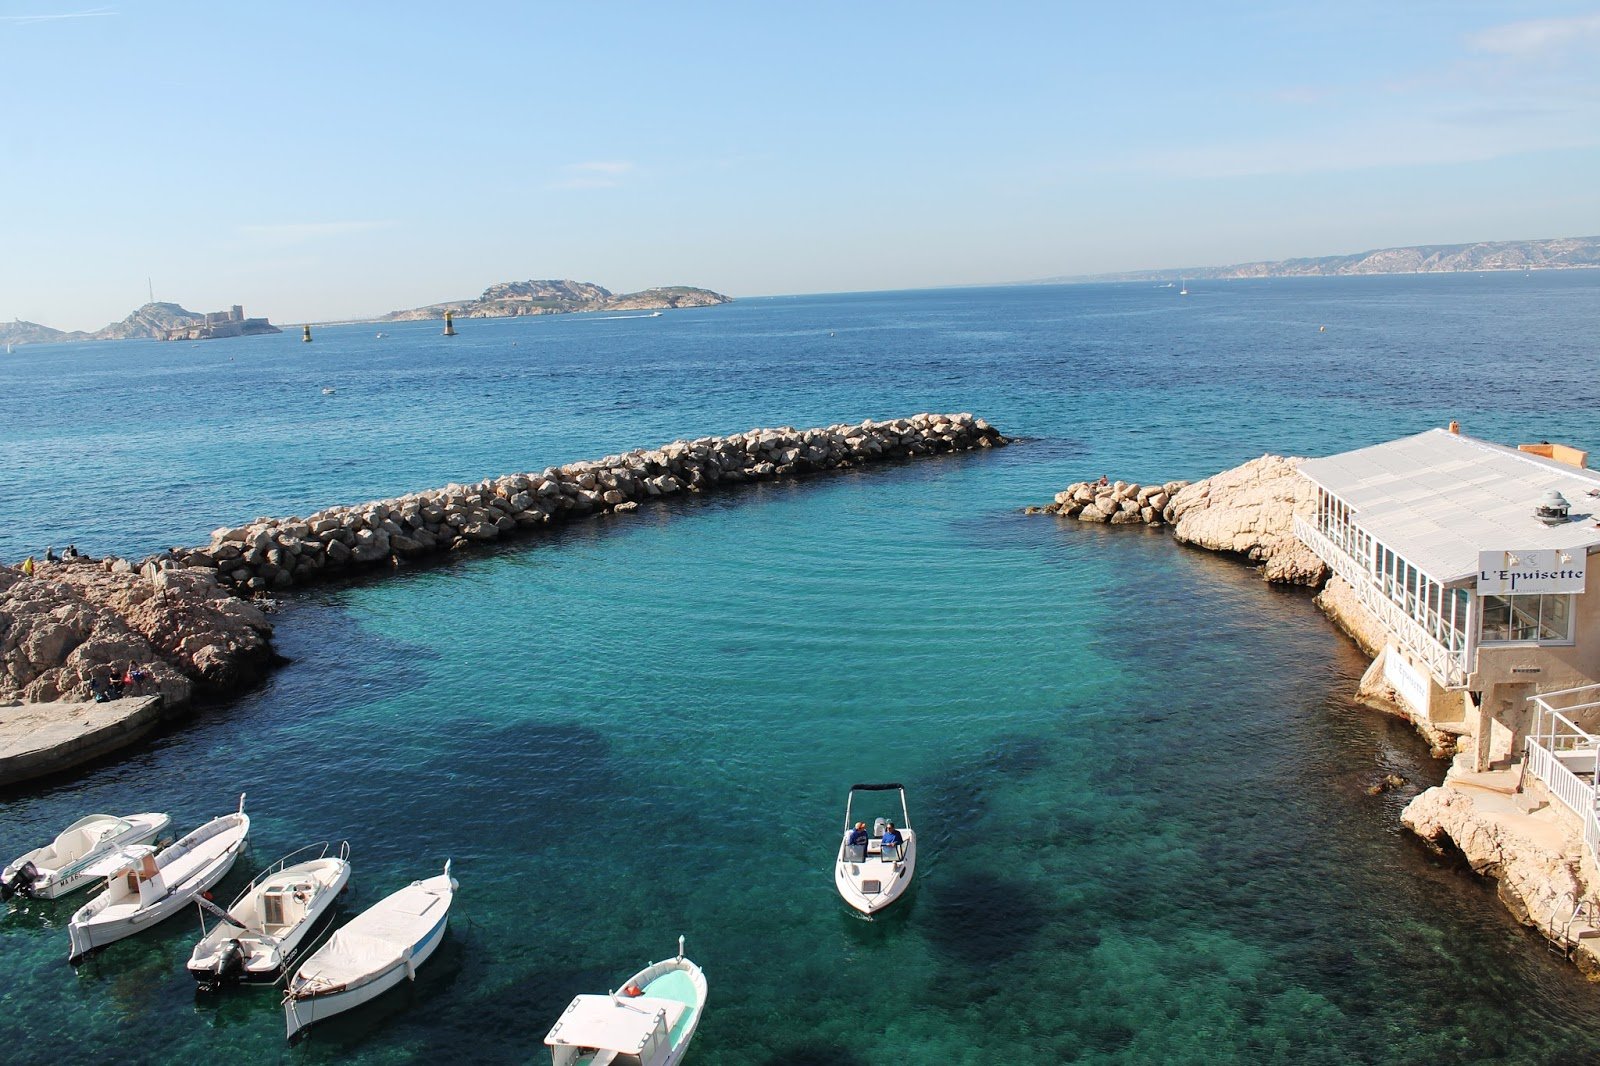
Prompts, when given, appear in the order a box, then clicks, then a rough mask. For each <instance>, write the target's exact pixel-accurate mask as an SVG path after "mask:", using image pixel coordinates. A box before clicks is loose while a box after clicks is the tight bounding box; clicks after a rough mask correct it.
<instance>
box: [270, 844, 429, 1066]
mask: <svg viewBox="0 0 1600 1066" xmlns="http://www.w3.org/2000/svg"><path fill="white" fill-rule="evenodd" d="M458 887H459V886H458V885H457V883H456V880H455V878H453V877H451V876H450V863H449V861H448V860H447V861H446V862H445V864H444V873H442V874H438V875H436V876H434V877H430V878H427V879H426V880H422V881H413V882H411V884H409V885H407V886H406V887H405V888H402V889H401V890H400V891H398V892H394V893H392V894H390V895H388V896H385V897H384V898H383V899H380V900H379V901H378V902H376V903H374V904H373V905H372V906H370V907H368V908H367V909H366V910H364V911H362V912H361V913H360V914H358V915H356V916H355V918H354V920H352V921H351V922H350V924H348V925H345V926H342V927H340V928H339V929H337V930H335V931H334V934H333V935H332V936H331V937H329V938H328V942H327V943H326V944H324V945H322V946H321V947H320V948H318V949H317V950H316V951H315V952H313V953H312V954H311V956H310V957H309V958H307V959H306V961H305V962H303V963H301V965H300V969H299V970H297V971H295V975H294V976H293V977H292V978H290V979H289V987H288V989H287V991H286V992H285V993H284V997H283V1020H284V1024H285V1027H286V1028H287V1030H288V1037H289V1039H290V1040H293V1039H294V1038H295V1037H296V1036H297V1035H298V1034H299V1033H300V1032H301V1031H302V1030H304V1029H305V1028H306V1027H307V1026H310V1025H312V1024H313V1023H315V1022H320V1021H322V1020H324V1019H325V1018H329V1017H332V1016H333V1015H335V1014H339V1013H342V1012H344V1011H347V1010H349V1009H350V1008H352V1007H358V1006H360V1005H361V1004H363V1003H366V1002H368V1001H369V1000H373V999H376V998H377V997H378V996H380V995H382V994H383V993H384V992H387V991H388V990H389V989H391V988H393V987H394V986H395V985H397V984H399V983H400V982H401V981H406V980H411V981H415V980H416V979H417V967H419V966H421V965H422V964H423V963H425V962H427V961H428V957H429V956H430V955H432V954H433V952H434V949H435V948H437V947H438V946H439V942H440V941H442V940H443V939H444V931H445V925H446V923H447V922H448V921H449V919H450V904H451V903H452V902H453V901H454V899H455V893H456V889H457V888H458Z"/></svg>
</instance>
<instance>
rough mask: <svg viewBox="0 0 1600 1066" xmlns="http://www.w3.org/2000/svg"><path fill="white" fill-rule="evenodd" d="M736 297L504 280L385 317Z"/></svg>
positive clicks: (485, 314)
mask: <svg viewBox="0 0 1600 1066" xmlns="http://www.w3.org/2000/svg"><path fill="white" fill-rule="evenodd" d="M732 299H733V298H732V297H731V296H724V295H722V294H721V293H720V292H712V291H711V290H710V289H695V288H691V287H689V286H686V285H670V286H667V287H666V288H661V289H645V290H644V291H643V292H629V293H623V294H621V295H618V294H616V293H613V292H611V291H610V290H609V289H604V288H601V287H600V286H599V285H596V284H594V283H593V282H588V281H502V282H501V283H499V284H498V285H491V286H489V287H488V288H487V289H484V290H483V295H482V296H480V297H478V298H477V299H475V300H451V301H450V302H448V303H440V304H429V305H428V306H427V307H415V308H412V309H411V310H409V311H391V312H390V313H389V314H387V315H384V316H383V318H382V319H381V320H380V321H383V322H411V321H415V320H417V319H424V318H443V317H444V313H445V312H446V311H449V312H451V313H452V314H453V315H454V316H455V317H456V318H510V317H512V316H514V315H564V314H568V313H571V312H575V311H662V310H667V309H669V308H675V307H712V306H714V305H716V304H725V303H729V302H730V301H731V300H732Z"/></svg>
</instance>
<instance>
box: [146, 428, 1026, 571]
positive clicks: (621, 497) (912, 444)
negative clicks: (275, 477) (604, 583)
mask: <svg viewBox="0 0 1600 1066" xmlns="http://www.w3.org/2000/svg"><path fill="white" fill-rule="evenodd" d="M1005 443H1006V439H1005V438H1004V437H1003V436H1001V435H1000V433H999V432H998V431H997V430H996V429H994V428H993V427H992V426H990V425H989V424H988V423H987V422H985V421H984V420H983V419H981V418H974V417H972V415H970V414H953V415H943V414H919V415H914V416H912V417H910V418H900V419H895V420H894V421H890V422H873V421H866V422H861V423H859V424H855V425H844V424H841V425H835V426H826V427H823V428H820V429H793V428H787V427H786V428H783V429H753V430H751V431H750V432H748V433H738V434H734V435H733V436H728V437H701V438H699V439H698V440H680V441H673V442H672V443H671V444H664V445H662V446H661V447H659V448H651V449H640V450H637V451H631V452H626V453H624V454H622V455H611V456H607V457H606V458H604V459H600V460H597V461H593V462H580V463H569V464H567V465H566V466H559V467H548V468H546V469H545V470H543V471H540V472H538V473H528V474H507V475H505V476H503V477H497V478H491V479H488V480H485V481H480V482H478V483H477V484H474V485H446V486H445V487H444V488H441V489H433V490H430V491H427V492H417V493H411V494H408V495H405V496H400V497H397V498H395V499H390V500H377V501H374V502H371V503H364V504H357V505H355V506H351V507H333V508H329V509H328V510H325V511H318V512H317V513H316V514H312V515H308V516H307V517H305V518H299V517H293V518H260V519H257V520H255V521H254V522H251V523H248V524H246V525H242V526H237V527H232V528H223V529H218V530H216V531H215V532H214V533H213V534H212V536H211V543H210V544H207V545H205V546H203V547H199V548H194V549H189V550H181V549H180V550H175V551H173V552H172V553H170V556H169V558H170V561H171V562H172V563H174V564H175V565H177V566H180V567H205V568H208V569H213V570H215V572H216V575H217V580H218V581H219V582H221V583H222V584H224V585H228V586H231V587H233V588H237V589H240V590H248V591H263V590H268V589H278V588H287V587H289V586H292V585H300V584H305V583H307V582H312V581H317V580H320V579H323V578H327V577H332V576H335V575H340V574H347V573H350V572H352V571H355V570H358V569H360V568H362V567H367V566H377V565H387V564H389V563H391V562H394V561H397V560H403V559H411V558H415V557H418V556H425V555H429V554H433V553H437V552H443V551H448V550H451V549H463V548H470V547H472V546H473V545H476V544H485V543H492V542H494V541H497V540H500V539H501V538H503V537H507V536H511V535H514V534H516V533H517V532H519V531H523V530H530V529H539V528H541V527H544V526H549V525H554V524H557V523H561V522H565V521H568V520H569V519H572V518H577V517H581V516H583V515H590V514H599V513H604V512H627V511H632V510H636V509H637V508H638V507H639V505H640V504H641V503H645V502H647V501H649V500H651V499H654V498H656V497H666V496H675V495H678V494H680V493H686V492H702V491H705V490H709V489H713V488H718V487H721V486H727V485H737V484H742V483H745V482H752V481H768V480H772V479H774V478H782V477H790V476H798V475H802V474H809V473H815V472H820V471H826V470H841V469H847V468H850V467H854V466H860V465H863V464H866V463H872V462H879V461H882V460H887V459H901V458H913V457H916V456H922V455H936V454H940V453H944V452H959V451H968V450H971V449H976V448H992V447H995V446H998V445H1003V444H1005ZM159 561H162V562H165V561H166V559H162V560H159Z"/></svg>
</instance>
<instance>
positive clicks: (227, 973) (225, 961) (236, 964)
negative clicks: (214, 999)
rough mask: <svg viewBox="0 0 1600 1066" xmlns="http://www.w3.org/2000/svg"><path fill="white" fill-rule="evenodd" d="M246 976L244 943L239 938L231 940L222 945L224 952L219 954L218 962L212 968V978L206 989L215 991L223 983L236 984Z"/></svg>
mask: <svg viewBox="0 0 1600 1066" xmlns="http://www.w3.org/2000/svg"><path fill="white" fill-rule="evenodd" d="M243 977H244V945H243V944H241V943H239V941H238V940H230V941H228V942H227V943H226V944H224V945H223V947H222V953H221V954H220V955H218V956H217V964H216V966H215V967H213V968H212V971H211V980H210V981H207V982H206V986H205V987H206V990H207V991H208V992H209V991H215V990H216V989H219V988H221V987H222V986H223V985H236V984H238V983H239V981H240V979H241V978H243Z"/></svg>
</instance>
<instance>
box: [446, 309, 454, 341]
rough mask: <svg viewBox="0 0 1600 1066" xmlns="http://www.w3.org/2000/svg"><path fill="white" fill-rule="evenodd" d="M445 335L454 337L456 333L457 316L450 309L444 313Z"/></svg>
mask: <svg viewBox="0 0 1600 1066" xmlns="http://www.w3.org/2000/svg"><path fill="white" fill-rule="evenodd" d="M444 335H445V336H446V337H454V336H455V335H456V316H455V314H454V313H453V312H450V311H446V312H445V313H444Z"/></svg>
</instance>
